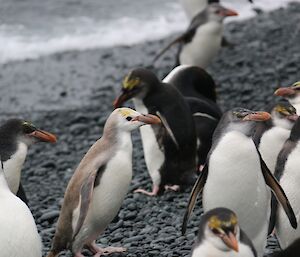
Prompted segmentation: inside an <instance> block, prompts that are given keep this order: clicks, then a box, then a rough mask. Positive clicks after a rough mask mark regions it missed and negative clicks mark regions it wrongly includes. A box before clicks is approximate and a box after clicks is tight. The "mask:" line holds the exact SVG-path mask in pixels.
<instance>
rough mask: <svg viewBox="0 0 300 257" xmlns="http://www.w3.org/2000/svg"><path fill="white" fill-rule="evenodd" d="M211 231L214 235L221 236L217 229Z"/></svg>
mask: <svg viewBox="0 0 300 257" xmlns="http://www.w3.org/2000/svg"><path fill="white" fill-rule="evenodd" d="M211 231H212V232H213V233H214V234H215V235H220V234H221V232H220V230H219V229H216V228H213V229H212V230H211Z"/></svg>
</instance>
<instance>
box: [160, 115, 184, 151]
mask: <svg viewBox="0 0 300 257" xmlns="http://www.w3.org/2000/svg"><path fill="white" fill-rule="evenodd" d="M156 115H157V116H158V117H159V118H160V120H161V123H162V124H163V126H164V127H165V129H166V131H167V133H168V135H169V136H170V138H171V139H172V141H173V142H174V144H175V145H176V147H177V149H179V144H178V142H177V140H176V138H175V135H174V133H173V131H172V130H171V127H170V125H169V124H168V122H167V119H166V118H165V117H164V116H163V115H162V114H161V113H160V112H159V111H157V112H156Z"/></svg>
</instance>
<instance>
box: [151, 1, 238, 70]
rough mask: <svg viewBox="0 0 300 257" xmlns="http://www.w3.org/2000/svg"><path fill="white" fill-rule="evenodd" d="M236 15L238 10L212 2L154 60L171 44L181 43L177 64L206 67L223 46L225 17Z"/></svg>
mask: <svg viewBox="0 0 300 257" xmlns="http://www.w3.org/2000/svg"><path fill="white" fill-rule="evenodd" d="M236 15H238V14H237V12H235V11H233V10H230V9H227V8H225V7H223V6H221V5H219V4H217V3H214V4H210V5H209V6H207V8H205V10H203V11H201V12H200V13H198V14H197V15H196V16H195V17H194V18H193V20H192V21H191V23H190V25H189V27H188V28H187V30H186V31H185V32H184V33H183V34H181V35H180V36H179V37H177V38H176V39H175V40H173V41H172V42H171V43H170V44H169V45H167V46H166V47H165V48H164V49H162V51H161V52H159V54H157V55H156V57H155V58H154V60H153V62H155V61H156V60H157V59H158V58H159V57H160V56H161V55H162V54H164V53H165V52H166V51H167V50H168V49H169V48H170V47H171V46H173V45H174V44H176V43H180V45H179V51H178V54H177V57H176V64H175V66H178V65H183V64H187V65H195V66H199V67H201V68H206V67H207V66H209V64H210V63H211V62H212V61H213V59H214V58H215V57H216V56H217V55H218V52H219V50H220V48H221V42H222V35H223V20H224V18H226V17H228V16H236Z"/></svg>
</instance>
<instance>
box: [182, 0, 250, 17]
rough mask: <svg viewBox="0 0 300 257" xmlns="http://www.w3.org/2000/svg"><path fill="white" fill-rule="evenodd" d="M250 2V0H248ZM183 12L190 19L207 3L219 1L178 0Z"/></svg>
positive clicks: (218, 0) (217, 1) (218, 1)
mask: <svg viewBox="0 0 300 257" xmlns="http://www.w3.org/2000/svg"><path fill="white" fill-rule="evenodd" d="M249 2H250V3H252V2H253V1H252V0H249ZM180 3H181V5H182V7H183V9H184V12H185V14H186V16H187V17H188V19H189V20H192V19H193V17H195V15H196V14H197V13H199V12H201V11H203V10H204V9H205V8H206V7H207V5H208V4H212V3H220V0H180Z"/></svg>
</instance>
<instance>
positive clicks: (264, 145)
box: [253, 102, 298, 174]
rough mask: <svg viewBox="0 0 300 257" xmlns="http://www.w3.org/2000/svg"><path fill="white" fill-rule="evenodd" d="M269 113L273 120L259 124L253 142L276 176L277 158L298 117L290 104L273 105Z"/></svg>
mask: <svg viewBox="0 0 300 257" xmlns="http://www.w3.org/2000/svg"><path fill="white" fill-rule="evenodd" d="M267 111H268V112H270V114H271V116H272V118H271V119H269V120H267V121H264V122H259V123H258V124H257V126H256V128H255V130H256V131H255V133H254V135H253V141H254V143H255V144H256V146H257V147H258V150H259V152H260V153H261V157H262V158H263V160H264V161H265V163H266V164H267V166H268V168H269V170H270V171H271V172H272V174H274V172H275V166H276V161H277V156H278V154H279V152H280V150H281V148H282V146H283V144H284V143H285V141H286V140H287V139H288V137H289V136H290V133H291V129H292V127H293V125H294V124H295V121H296V120H297V119H298V115H297V114H296V109H295V108H294V107H293V106H292V105H291V104H289V103H288V102H280V103H276V104H272V106H270V108H267Z"/></svg>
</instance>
